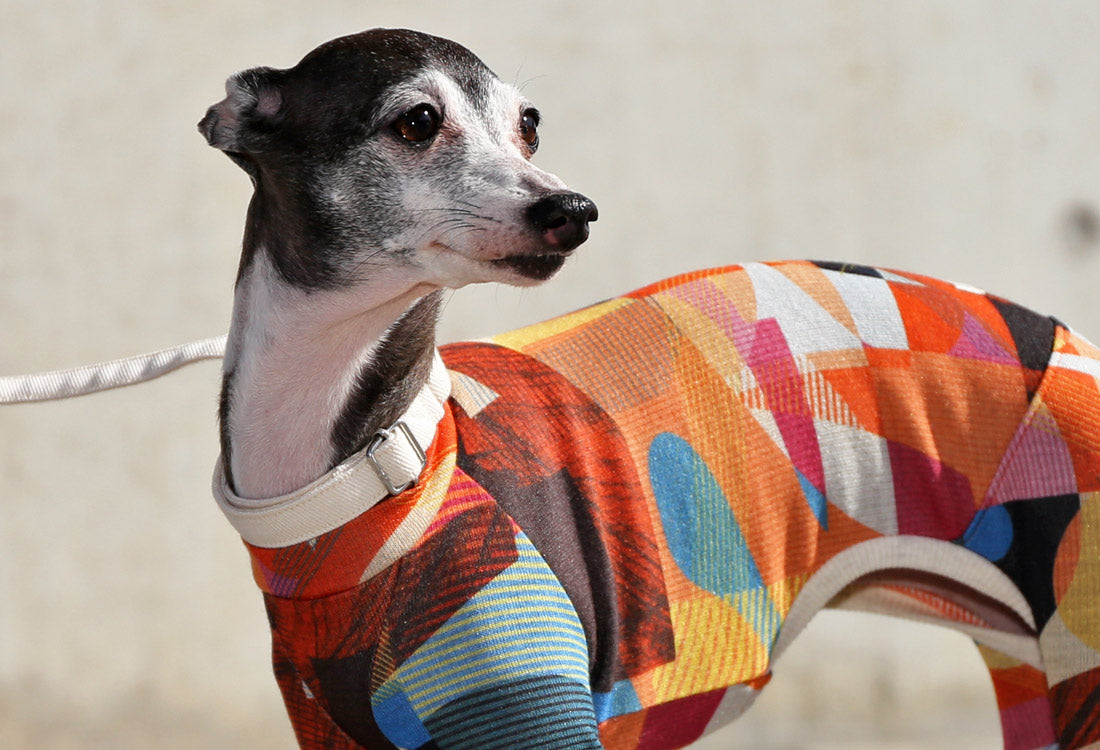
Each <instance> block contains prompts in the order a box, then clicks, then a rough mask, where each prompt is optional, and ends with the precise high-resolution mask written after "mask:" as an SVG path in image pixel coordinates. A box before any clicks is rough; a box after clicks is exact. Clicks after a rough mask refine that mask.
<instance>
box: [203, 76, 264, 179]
mask: <svg viewBox="0 0 1100 750" xmlns="http://www.w3.org/2000/svg"><path fill="white" fill-rule="evenodd" d="M281 78H282V71H280V70H275V69H273V68H252V69H251V70H246V71H244V72H242V73H237V74H236V75H235V76H232V77H231V78H230V79H229V80H228V81H226V82H225V93H226V97H225V98H224V99H222V100H221V101H220V102H218V103H217V104H215V105H214V106H212V107H210V109H208V110H207V111H206V116H205V117H203V118H202V120H200V121H199V132H201V133H202V134H203V135H204V136H206V141H207V143H209V144H210V145H211V146H213V147H214V148H217V149H220V150H222V151H224V152H225V153H226V155H227V156H228V157H229V158H230V159H232V160H233V161H235V162H237V164H239V165H240V166H241V167H242V168H243V169H244V170H245V171H246V172H248V173H249V174H250V175H252V176H253V177H255V169H256V165H255V163H254V162H253V161H252V160H251V159H250V158H248V154H249V153H251V152H252V150H253V149H254V148H255V147H256V145H257V140H259V139H261V138H262V137H263V136H264V135H265V134H267V133H270V132H272V131H273V130H274V129H275V128H276V127H277V126H278V124H279V121H280V120H281V119H282V109H283V94H282V89H281V86H280V83H281V80H280V79H281Z"/></svg>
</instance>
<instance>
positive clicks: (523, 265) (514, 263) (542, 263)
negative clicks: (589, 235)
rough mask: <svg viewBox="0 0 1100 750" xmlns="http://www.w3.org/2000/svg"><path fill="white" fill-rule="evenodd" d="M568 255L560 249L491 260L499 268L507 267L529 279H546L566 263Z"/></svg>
mask: <svg viewBox="0 0 1100 750" xmlns="http://www.w3.org/2000/svg"><path fill="white" fill-rule="evenodd" d="M568 255H569V253H563V252H560V251H559V252H552V253H536V254H531V255H511V256H509V257H507V258H499V259H497V260H494V261H491V262H492V264H493V265H494V266H495V267H497V268H506V269H508V270H509V271H513V272H514V273H517V274H519V275H520V276H524V277H526V278H528V279H533V280H535V281H545V280H546V279H549V278H550V277H551V276H553V275H554V274H555V273H557V272H558V270H559V269H560V268H561V267H562V266H563V265H565V259H566V257H568Z"/></svg>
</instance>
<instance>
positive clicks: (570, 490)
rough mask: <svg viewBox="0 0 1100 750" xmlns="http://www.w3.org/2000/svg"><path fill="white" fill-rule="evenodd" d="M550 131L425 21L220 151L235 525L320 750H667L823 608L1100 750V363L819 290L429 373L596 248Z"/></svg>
mask: <svg viewBox="0 0 1100 750" xmlns="http://www.w3.org/2000/svg"><path fill="white" fill-rule="evenodd" d="M538 126H539V113H538V110H537V109H536V108H535V107H534V106H533V105H532V104H531V103H530V102H528V101H527V100H526V99H525V98H524V97H523V95H522V94H520V93H519V92H518V91H517V90H516V89H514V88H513V87H512V86H510V85H507V84H505V83H503V82H501V81H500V80H499V79H498V78H497V77H496V76H495V75H493V74H492V73H491V72H490V71H489V69H488V68H487V67H486V66H485V65H484V64H483V63H482V62H481V61H480V60H479V59H478V58H477V57H475V56H474V55H473V54H472V53H471V52H469V51H468V50H466V49H465V48H464V47H461V46H460V45H458V44H456V43H454V42H451V41H448V40H445V39H441V38H437V37H433V36H428V35H426V34H422V33H417V32H413V31H406V30H372V31H367V32H363V33H360V34H356V35H352V36H348V37H344V38H341V39H337V40H335V41H332V42H329V43H327V44H324V45H322V46H320V47H319V48H317V49H316V50H314V51H312V52H311V53H309V54H308V55H307V56H306V57H305V58H304V59H303V60H302V61H301V62H300V63H298V65H296V66H295V67H292V68H289V69H285V70H275V69H271V68H256V69H252V70H248V71H245V72H243V73H240V74H238V75H236V76H233V77H232V78H230V79H229V81H228V83H227V85H226V97H225V99H223V100H222V101H220V102H219V103H217V104H215V105H214V106H212V107H211V108H210V109H209V111H208V112H207V114H206V116H205V117H204V118H203V119H202V121H201V123H200V130H201V131H202V133H203V134H204V135H205V136H206V138H207V140H208V142H209V143H210V144H211V145H213V146H214V147H216V148H218V149H220V150H221V151H223V152H225V153H226V154H227V155H228V156H229V157H230V158H232V160H233V161H234V162H236V163H237V164H238V165H239V166H241V167H242V168H243V169H244V170H245V171H246V172H247V173H248V175H249V177H250V178H251V180H252V182H253V184H254V195H253V198H252V201H251V204H250V206H249V209H248V216H247V222H246V228H245V234H244V243H243V253H242V258H241V263H240V268H239V272H238V278H237V283H236V292H235V301H234V312H233V319H232V325H231V329H230V334H229V342H228V346H227V353H226V357H225V370H224V381H223V388H222V395H221V401H220V424H221V458H220V460H219V462H218V466H217V468H216V470H215V477H214V494H215V497H216V499H217V501H218V503H219V504H220V506H221V508H222V509H223V511H224V512H225V513H226V515H227V516H228V518H229V520H230V521H231V522H232V523H233V524H234V526H235V528H236V529H237V530H238V531H239V532H240V533H241V535H242V537H243V539H244V541H245V543H246V546H247V548H248V550H249V552H250V554H251V559H252V566H253V572H254V576H255V579H256V581H257V583H258V585H259V586H260V588H261V589H262V591H263V592H264V597H265V602H266V607H267V612H268V615H269V619H270V624H271V631H272V636H273V662H274V670H275V674H276V678H277V680H278V683H279V685H280V688H281V691H282V694H283V697H284V700H285V703H286V706H287V709H288V711H289V714H290V718H291V721H292V724H293V726H294V730H295V732H296V735H297V739H298V741H299V743H300V744H301V745H302V746H304V747H326V748H329V747H360V746H362V747H368V748H395V747H400V748H479V749H485V748H523V749H529V748H599V747H607V748H646V749H650V748H674V747H683V746H686V745H688V744H690V743H692V742H694V741H695V740H696V739H698V738H699V737H701V736H703V735H704V734H706V733H707V732H709V731H711V730H713V729H714V728H716V727H718V726H721V725H722V724H724V723H726V722H728V721H730V720H732V719H733V718H735V717H736V716H737V715H739V714H740V713H741V712H742V711H743V710H745V708H747V707H748V705H749V704H750V703H751V702H752V700H753V699H754V697H755V696H756V695H757V694H758V692H759V691H760V689H762V688H763V686H764V685H765V683H766V682H767V681H768V679H769V677H770V675H771V667H772V664H773V663H774V661H775V660H776V658H777V657H778V656H779V655H780V653H782V651H783V650H784V649H785V648H786V647H787V645H788V644H789V643H790V641H791V640H792V639H793V638H794V637H795V636H796V635H797V634H798V632H799V631H800V630H801V629H802V628H803V627H804V626H805V624H806V623H807V622H808V621H809V619H810V618H811V617H812V616H813V614H814V613H815V612H817V611H818V610H820V609H821V608H822V607H825V606H844V607H851V608H856V609H864V610H871V611H880V612H888V613H892V614H896V615H901V616H907V617H913V618H916V619H919V620H928V621H933V622H939V623H942V624H945V625H948V626H952V627H955V628H957V629H959V630H961V631H963V632H964V633H966V634H968V635H970V636H972V637H973V638H974V639H975V640H976V641H977V642H978V643H979V645H980V648H981V653H982V656H983V658H984V660H985V661H986V663H987V664H988V666H989V669H990V672H991V674H992V677H993V682H994V687H995V689H996V694H997V699H998V705H999V708H1000V713H1001V721H1002V726H1003V730H1004V740H1005V746H1006V747H1007V748H1011V749H1012V750H1018V749H1021V748H1038V747H1061V748H1079V747H1086V746H1091V745H1092V744H1093V743H1097V742H1100V392H1098V388H1100V386H1098V382H1100V351H1098V350H1097V349H1096V348H1095V347H1093V346H1092V345H1091V344H1090V343H1089V342H1088V341H1087V340H1086V339H1084V338H1083V337H1082V336H1081V335H1079V334H1077V333H1075V332H1074V331H1073V330H1072V329H1070V328H1068V327H1067V326H1065V325H1063V324H1061V323H1060V322H1058V321H1057V320H1054V319H1052V318H1050V317H1046V316H1042V315H1039V314H1037V313H1035V312H1032V311H1030V310H1027V309H1025V308H1023V307H1020V306H1018V305H1015V304H1013V303H1011V302H1008V301H1005V300H1003V299H1000V298H998V297H995V296H992V295H988V294H985V293H983V292H981V291H980V290H977V289H974V288H971V287H966V286H963V285H957V284H952V283H948V282H944V281H939V280H935V279H931V278H927V277H923V276H918V275H914V274H910V273H904V272H899V271H887V270H880V269H873V268H869V267H865V266H857V265H844V264H837V263H828V262H809V261H791V262H785V263H768V264H761V263H755V264H754V263H750V264H746V265H743V266H730V267H727V268H723V269H716V270H711V271H701V272H696V273H689V274H687V275H683V276H680V277H677V278H673V279H669V280H666V281H663V282H659V283H657V284H654V285H653V286H650V287H647V288H645V289H642V290H639V291H636V292H633V293H630V294H627V295H625V296H622V297H617V298H613V299H610V300H608V301H604V302H602V303H599V304H596V305H594V306H592V307H589V308H586V309H583V310H580V311H578V312H575V313H572V314H570V315H566V316H564V317H561V318H559V319H555V320H552V321H549V322H547V323H543V324H540V325H536V326H533V327H529V328H525V329H522V330H519V331H514V332H511V333H506V334H502V335H500V336H497V337H494V338H492V339H491V340H488V341H484V342H481V343H461V344H454V345H449V346H446V347H443V348H442V349H441V351H437V349H436V346H435V322H436V317H437V314H438V311H439V306H440V294H441V290H442V289H445V288H456V287H460V286H463V285H465V284H469V283H475V282H487V281H496V282H503V283H508V284H518V285H530V284H536V283H539V282H542V281H544V280H546V279H547V278H549V277H550V276H552V275H553V274H554V272H555V271H557V270H558V269H559V268H560V267H561V265H562V264H563V262H564V261H565V260H566V258H567V257H568V256H569V255H570V253H571V252H573V251H574V250H575V249H576V248H577V247H578V246H579V245H580V244H581V243H582V242H584V241H585V239H586V238H587V236H588V233H589V225H590V224H591V223H592V222H593V221H595V220H596V219H597V209H596V206H595V204H594V203H593V202H592V201H590V200H589V199H588V198H586V197H584V196H583V195H581V194H579V193H576V192H573V191H571V190H569V189H567V188H566V187H565V184H564V183H563V182H562V181H561V180H559V179H558V178H557V177H555V176H553V175H551V174H550V173H548V172H545V171H543V170H542V169H539V168H538V167H536V166H534V165H533V164H532V162H531V157H532V155H533V154H534V152H535V150H536V148H537V147H538V142H539V134H538Z"/></svg>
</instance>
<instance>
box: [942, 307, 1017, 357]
mask: <svg viewBox="0 0 1100 750" xmlns="http://www.w3.org/2000/svg"><path fill="white" fill-rule="evenodd" d="M965 315H966V318H965V319H964V320H963V327H962V333H961V334H960V335H959V340H958V341H956V342H955V346H953V347H952V348H951V351H949V352H948V354H950V355H951V356H952V357H961V358H965V359H978V360H981V361H983V362H996V363H998V364H1004V365H1014V364H1017V360H1016V358H1015V357H1014V356H1012V354H1011V353H1009V352H1007V351H1005V348H1004V347H1003V346H1001V345H1000V344H998V343H997V342H996V341H995V340H994V339H993V336H992V335H990V333H989V331H987V330H986V329H985V326H983V325H982V324H981V323H980V322H979V321H978V319H977V318H975V317H974V316H973V315H971V314H970V313H965Z"/></svg>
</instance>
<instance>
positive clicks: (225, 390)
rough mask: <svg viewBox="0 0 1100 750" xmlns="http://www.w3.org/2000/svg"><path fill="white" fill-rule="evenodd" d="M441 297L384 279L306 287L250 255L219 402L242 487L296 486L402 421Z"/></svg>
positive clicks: (227, 458) (276, 489) (242, 490)
mask: <svg viewBox="0 0 1100 750" xmlns="http://www.w3.org/2000/svg"><path fill="white" fill-rule="evenodd" d="M364 300H384V301H383V302H381V303H378V304H376V305H374V306H371V307H365V306H364ZM439 304H440V292H438V291H434V290H433V289H432V288H431V287H427V286H408V285H405V286H402V285H399V284H396V283H394V282H392V280H391V281H390V282H389V283H387V280H385V279H377V280H375V281H374V282H373V283H366V284H358V285H356V286H355V287H353V288H351V289H347V290H337V291H331V290H302V289H298V288H296V287H293V286H291V285H289V284H287V283H286V282H285V281H283V280H282V279H281V277H280V276H279V274H278V272H277V271H276V270H275V268H274V266H273V264H272V263H271V261H270V260H269V258H268V256H267V254H266V253H264V252H262V251H260V252H256V253H254V254H253V256H252V259H251V262H250V263H249V265H248V267H247V268H245V269H244V270H243V271H242V273H241V276H240V278H239V279H238V282H237V288H236V295H235V299H234V311H233V320H232V324H231V326H230V333H229V342H228V346H227V351H226V357H225V370H224V380H223V387H222V397H221V405H220V417H221V442H222V456H223V466H224V467H225V471H226V473H227V479H228V481H229V485H230V486H231V487H232V488H233V489H234V490H235V491H236V493H237V494H238V495H240V496H241V497H250V498H266V497H275V496H278V495H282V494H286V493H288V492H293V491H294V490H296V489H299V488H300V487H302V486H304V485H306V484H308V483H309V482H311V481H313V480H314V479H316V478H318V477H320V476H321V475H323V474H324V473H325V472H327V471H329V470H330V469H331V468H332V467H334V466H335V465H337V464H339V463H340V462H341V461H343V460H344V459H345V458H347V457H348V456H350V455H351V454H352V453H354V452H355V451H357V450H359V449H360V448H361V447H362V446H363V445H364V444H365V443H366V442H367V440H368V439H369V438H370V436H371V435H373V434H374V433H375V431H376V430H378V429H379V428H384V427H389V426H390V425H391V424H392V423H393V422H394V421H396V420H397V419H398V417H399V416H400V415H401V414H402V413H403V412H404V411H405V410H406V409H407V408H408V406H409V404H410V403H411V401H412V399H413V397H414V396H415V394H416V393H417V391H418V390H419V389H420V388H421V386H422V385H423V384H424V382H425V380H426V379H427V377H428V374H429V371H430V368H431V361H432V355H433V351H434V347H435V323H436V316H437V314H438V309H439Z"/></svg>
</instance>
